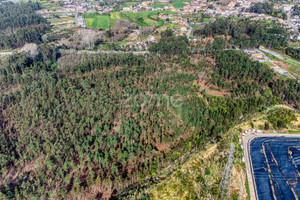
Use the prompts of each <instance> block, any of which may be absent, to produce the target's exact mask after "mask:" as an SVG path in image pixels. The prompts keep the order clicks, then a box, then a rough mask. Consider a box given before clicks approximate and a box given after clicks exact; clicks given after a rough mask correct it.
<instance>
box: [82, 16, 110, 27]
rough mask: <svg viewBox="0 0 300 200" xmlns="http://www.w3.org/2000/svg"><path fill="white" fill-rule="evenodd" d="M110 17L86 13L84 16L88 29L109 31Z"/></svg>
mask: <svg viewBox="0 0 300 200" xmlns="http://www.w3.org/2000/svg"><path fill="white" fill-rule="evenodd" d="M110 21H111V19H110V17H109V16H108V15H96V14H95V13H87V14H86V15H85V23H86V26H87V27H88V28H102V29H109V28H110V27H109V26H110Z"/></svg>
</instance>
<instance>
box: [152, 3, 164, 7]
mask: <svg viewBox="0 0 300 200" xmlns="http://www.w3.org/2000/svg"><path fill="white" fill-rule="evenodd" d="M151 7H153V8H163V7H165V4H162V3H155V4H154V5H151Z"/></svg>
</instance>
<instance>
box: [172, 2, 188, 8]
mask: <svg viewBox="0 0 300 200" xmlns="http://www.w3.org/2000/svg"><path fill="white" fill-rule="evenodd" d="M172 5H173V6H174V7H175V8H183V7H184V6H185V4H184V3H182V2H176V3H172Z"/></svg>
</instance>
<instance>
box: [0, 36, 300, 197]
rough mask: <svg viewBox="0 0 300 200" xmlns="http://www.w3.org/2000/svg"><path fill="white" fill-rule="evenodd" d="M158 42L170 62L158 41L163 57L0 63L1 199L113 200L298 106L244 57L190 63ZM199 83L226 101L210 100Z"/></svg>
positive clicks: (297, 90)
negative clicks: (254, 120)
mask: <svg viewBox="0 0 300 200" xmlns="http://www.w3.org/2000/svg"><path fill="white" fill-rule="evenodd" d="M162 34H163V35H164V34H165V35H164V36H165V37H164V38H167V39H166V40H165V41H167V42H165V45H167V46H168V48H170V49H169V51H170V52H172V54H171V55H165V54H164V53H163V52H166V51H167V50H168V49H165V47H163V46H161V45H160V44H163V41H159V43H158V44H156V45H154V47H155V50H154V52H161V54H156V53H154V54H150V55H145V56H137V55H132V54H110V55H108V54H103V55H102V54H99V55H63V56H62V57H60V58H59V59H58V60H57V58H58V56H59V55H57V54H56V52H57V51H56V50H55V48H54V47H51V46H45V45H44V46H41V47H40V54H39V55H38V56H37V57H36V58H28V56H27V55H25V54H21V53H19V54H15V55H12V56H11V57H9V58H8V60H6V61H4V62H3V63H2V66H3V67H2V68H1V70H0V85H1V96H0V109H1V112H0V132H1V134H0V145H1V146H0V159H1V162H0V169H1V170H0V179H1V184H0V196H1V197H3V198H16V199H24V198H43V197H45V198H54V199H62V198H63V197H64V198H66V199H74V198H75V196H77V197H79V198H84V197H86V198H98V199H100V198H107V197H118V195H119V194H120V193H121V192H122V191H123V190H125V189H126V188H128V187H129V186H130V185H132V184H134V183H139V184H142V183H144V182H146V181H147V180H149V179H151V178H154V177H155V176H156V174H157V173H158V172H159V171H160V170H161V168H163V167H166V166H167V165H169V164H171V163H172V162H173V161H174V160H175V159H176V158H178V156H179V155H180V154H181V153H184V152H187V151H190V150H191V149H193V148H200V149H201V148H202V147H203V145H204V144H206V143H208V142H209V141H213V140H214V141H218V140H220V139H221V138H222V134H223V133H224V132H225V131H226V130H228V128H230V127H232V126H233V125H234V124H235V123H236V122H238V121H241V120H243V119H245V118H246V117H247V115H248V114H251V113H253V112H257V111H260V110H263V109H264V108H266V107H267V106H269V105H272V104H275V103H279V102H283V101H284V102H287V103H290V105H293V106H296V107H297V106H299V97H300V95H299V94H300V85H299V83H297V82H296V81H292V80H282V79H280V78H279V77H277V76H276V75H275V73H274V72H273V71H272V70H270V69H269V67H267V66H265V65H263V64H260V63H258V62H255V61H253V60H251V59H250V57H249V55H246V54H244V53H243V52H242V51H219V52H215V53H213V54H212V53H210V54H206V53H204V54H191V53H190V52H189V51H188V48H187V47H186V46H184V48H183V47H182V46H178V45H177V46H176V45H174V41H173V40H168V38H172V37H173V35H172V34H171V33H170V32H168V31H166V32H163V33H162ZM184 41H186V40H185V39H184V38H182V39H181V41H179V43H181V42H183V43H184V44H186V43H185V42H184ZM47 49H50V50H47ZM51 49H52V50H51ZM182 52H185V53H182ZM49 55H50V57H51V59H49V58H48V57H49ZM46 58H47V59H49V60H45V59H46ZM191 58H197V59H196V62H195V59H191ZM201 83H203V84H206V85H207V86H211V87H214V88H217V89H219V90H221V91H226V92H225V93H224V95H221V96H214V95H211V94H209V93H207V92H206V90H203V88H201V86H200V85H201ZM144 97H146V99H150V98H151V102H150V101H147V102H148V103H145V98H144ZM158 97H161V98H158ZM179 97H181V98H179ZM170 98H171V99H173V100H175V102H178V101H180V102H181V103H178V104H177V103H176V104H174V103H170ZM178 98H179V99H178ZM135 190H136V191H138V188H136V189H135Z"/></svg>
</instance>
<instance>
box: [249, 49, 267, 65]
mask: <svg viewBox="0 0 300 200" xmlns="http://www.w3.org/2000/svg"><path fill="white" fill-rule="evenodd" d="M244 52H245V53H248V54H250V55H251V57H252V58H253V59H254V60H256V61H258V62H267V61H269V58H268V57H267V56H266V55H265V54H264V53H263V52H261V51H259V50H256V49H250V50H244Z"/></svg>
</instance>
